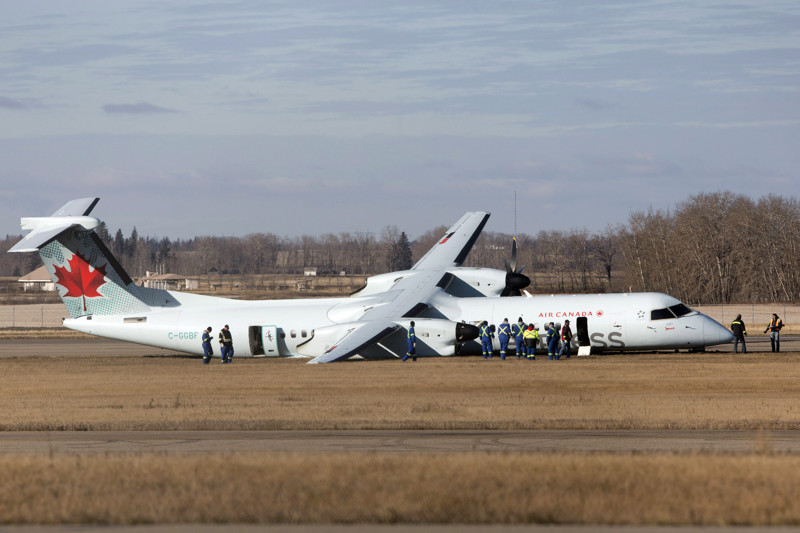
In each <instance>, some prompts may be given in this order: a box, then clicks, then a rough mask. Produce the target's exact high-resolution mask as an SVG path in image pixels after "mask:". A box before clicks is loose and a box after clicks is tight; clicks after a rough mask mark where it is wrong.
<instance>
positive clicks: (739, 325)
mask: <svg viewBox="0 0 800 533" xmlns="http://www.w3.org/2000/svg"><path fill="white" fill-rule="evenodd" d="M731 333H733V353H737V348H738V347H739V343H740V342H741V343H742V353H747V345H745V343H744V336H745V335H747V328H746V327H745V326H744V321H743V320H742V315H741V314H739V315H736V320H734V321H733V322H731Z"/></svg>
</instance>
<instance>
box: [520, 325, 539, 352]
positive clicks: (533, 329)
mask: <svg viewBox="0 0 800 533" xmlns="http://www.w3.org/2000/svg"><path fill="white" fill-rule="evenodd" d="M522 335H523V337H525V357H526V359H527V360H528V361H535V360H536V345H537V344H539V328H538V327H537V326H536V324H530V325H528V329H526V330H525V331H524V332H523V334H522Z"/></svg>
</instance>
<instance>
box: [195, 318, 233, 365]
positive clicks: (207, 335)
mask: <svg viewBox="0 0 800 533" xmlns="http://www.w3.org/2000/svg"><path fill="white" fill-rule="evenodd" d="M212 331H213V330H212V329H211V326H208V327H207V328H206V329H205V330H204V331H203V335H202V336H201V339H200V340H201V342H202V343H203V344H202V345H203V364H204V365H207V364H208V363H210V362H211V357H212V356H213V355H214V349H213V348H212V347H211V338H212V337H211V332H212ZM219 354H220V357H221V358H222V361H221V362H222V363H223V364H226V363H230V362H232V361H233V336H232V335H231V330H230V327H229V326H228V324H225V326H224V327H223V328H222V329H221V330H219Z"/></svg>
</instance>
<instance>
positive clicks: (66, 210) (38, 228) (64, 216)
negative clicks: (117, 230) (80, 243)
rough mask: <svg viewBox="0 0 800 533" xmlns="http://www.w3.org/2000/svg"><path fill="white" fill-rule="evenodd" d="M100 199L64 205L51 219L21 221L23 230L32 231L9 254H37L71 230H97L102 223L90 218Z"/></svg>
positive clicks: (84, 199) (37, 218)
mask: <svg viewBox="0 0 800 533" xmlns="http://www.w3.org/2000/svg"><path fill="white" fill-rule="evenodd" d="M98 200H99V198H81V199H79V200H72V201H70V202H67V203H66V204H64V205H62V206H61V207H60V208H59V209H58V210H57V211H56V212H55V213H53V214H52V215H51V216H49V217H25V218H22V219H21V220H20V222H21V226H22V229H24V230H31V232H30V233H29V234H27V235H26V236H25V237H24V238H23V239H22V240H21V241H19V242H18V243H17V244H15V245H14V246H13V247H12V248H11V249H10V250H8V251H9V252H35V251H37V250H38V249H40V248H41V247H43V246H45V245H46V244H47V243H49V242H50V241H52V240H53V239H55V238H56V237H58V236H59V235H60V234H61V233H63V232H65V231H67V230H68V229H71V228H82V229H84V230H86V231H88V230H91V229H94V228H96V227H97V226H98V225H100V221H99V220H98V219H96V218H94V217H90V216H88V215H89V213H90V212H91V211H92V209H94V206H95V205H97V201H98Z"/></svg>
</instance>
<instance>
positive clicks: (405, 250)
mask: <svg viewBox="0 0 800 533" xmlns="http://www.w3.org/2000/svg"><path fill="white" fill-rule="evenodd" d="M411 265H412V261H411V244H410V243H409V242H408V236H407V235H406V232H405V231H403V232H401V233H400V237H398V239H397V241H396V242H395V243H394V246H393V249H392V259H391V268H392V271H397V270H408V269H409V268H411Z"/></svg>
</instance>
